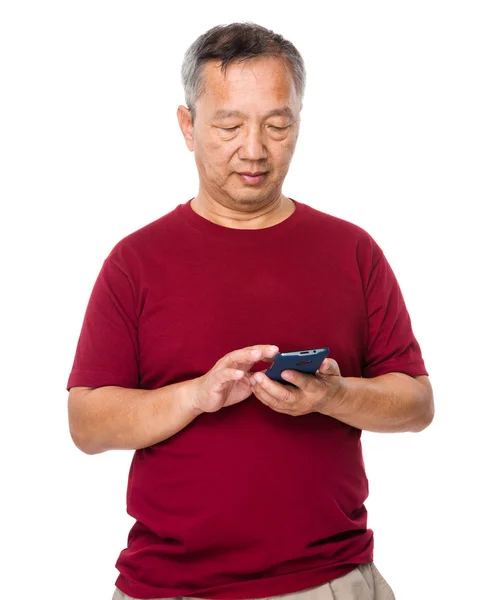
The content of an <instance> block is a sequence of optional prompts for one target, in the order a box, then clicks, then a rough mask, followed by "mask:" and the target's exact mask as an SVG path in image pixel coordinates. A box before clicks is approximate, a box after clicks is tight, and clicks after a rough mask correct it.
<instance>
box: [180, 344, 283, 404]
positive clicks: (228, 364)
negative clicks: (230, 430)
mask: <svg viewBox="0 0 500 600" xmlns="http://www.w3.org/2000/svg"><path fill="white" fill-rule="evenodd" d="M278 352H279V348H278V347H277V346H268V345H259V346H249V347H247V348H242V349H241V350H234V351H233V352H230V353H229V354H226V355H225V356H223V357H222V358H221V359H220V360H218V361H217V362H216V363H215V365H214V366H213V367H212V368H211V369H210V371H208V373H205V375H203V376H202V377H198V378H197V379H194V380H193V385H194V386H195V387H194V393H193V394H192V401H193V409H194V411H195V412H196V413H197V414H201V413H204V412H216V411H218V410H220V409H221V408H223V407H226V406H231V405H232V404H237V403H238V402H242V401H243V400H246V398H248V397H249V396H250V395H251V393H252V388H251V385H250V375H251V373H250V369H251V368H252V367H253V366H254V365H255V364H256V363H258V362H260V361H264V362H272V361H273V358H274V357H275V356H276V354H278Z"/></svg>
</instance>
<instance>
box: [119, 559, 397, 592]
mask: <svg viewBox="0 0 500 600" xmlns="http://www.w3.org/2000/svg"><path fill="white" fill-rule="evenodd" d="M275 598H279V599H280V600H394V592H393V591H392V590H391V588H390V586H389V584H388V583H387V581H386V580H385V579H384V578H383V577H382V575H381V574H380V572H379V571H378V569H377V567H376V566H375V565H374V564H373V563H369V564H366V565H359V567H357V568H356V569H354V571H351V572H350V573H347V575H344V576H343V577H339V578H338V579H332V581H329V582H328V583H324V584H323V585H320V586H318V587H315V588H311V589H309V590H302V591H301V592H296V593H295V594H286V595H283V596H276V597H275ZM112 600H139V599H137V598H132V597H131V596H127V594H124V593H123V592H121V591H120V590H119V589H116V590H115V593H114V595H113V599H112ZM157 600H195V599H193V598H181V597H178V598H158V599H157ZM266 600H271V599H270V598H268V599H266Z"/></svg>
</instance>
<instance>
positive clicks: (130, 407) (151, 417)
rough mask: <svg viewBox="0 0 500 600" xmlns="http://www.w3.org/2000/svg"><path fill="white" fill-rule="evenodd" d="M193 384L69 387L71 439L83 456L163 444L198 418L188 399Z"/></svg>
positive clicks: (185, 382) (188, 382)
mask: <svg viewBox="0 0 500 600" xmlns="http://www.w3.org/2000/svg"><path fill="white" fill-rule="evenodd" d="M193 381H194V380H192V381H184V382H182V383H175V384H173V385H169V386H166V387H162V388H159V389H157V390H138V389H128V388H123V387H117V386H104V387H100V388H95V389H93V388H87V387H73V388H71V390H70V393H69V399H68V418H69V429H70V433H71V437H72V439H73V441H74V443H75V445H76V446H77V447H78V448H79V449H80V450H82V451H83V452H85V453H86V454H98V453H100V452H105V451H106V450H113V449H116V450H136V449H139V448H146V447H147V446H151V445H153V444H156V443H158V442H161V441H162V440H165V439H167V438H169V437H171V436H173V435H174V434H176V433H177V432H178V431H180V430H181V429H184V427H186V426H187V425H189V423H191V421H192V420H193V419H194V418H195V417H196V416H197V414H198V413H196V412H195V410H194V408H193V403H192V400H191V390H192V386H193V383H192V382H193Z"/></svg>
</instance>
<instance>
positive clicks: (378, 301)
mask: <svg viewBox="0 0 500 600" xmlns="http://www.w3.org/2000/svg"><path fill="white" fill-rule="evenodd" d="M372 265H373V266H372V268H371V270H370V272H369V276H368V281H367V282H366V285H365V298H366V309H367V314H368V327H367V339H366V345H365V357H364V358H365V360H364V365H363V377H376V376H378V375H384V374H385V373H391V372H399V373H405V374H407V375H410V376H412V377H416V376H417V375H428V373H427V370H426V368H425V364H424V361H423V358H422V353H421V350H420V346H419V344H418V342H417V340H416V338H415V336H414V334H413V330H412V326H411V320H410V316H409V314H408V311H407V309H406V305H405V302H404V299H403V295H402V293H401V289H400V287H399V284H398V282H397V280H396V276H395V275H394V272H393V270H392V269H391V267H390V265H389V263H388V261H387V259H386V257H385V256H384V254H383V252H382V251H381V250H380V248H378V246H377V245H376V244H375V251H374V252H373V254H372Z"/></svg>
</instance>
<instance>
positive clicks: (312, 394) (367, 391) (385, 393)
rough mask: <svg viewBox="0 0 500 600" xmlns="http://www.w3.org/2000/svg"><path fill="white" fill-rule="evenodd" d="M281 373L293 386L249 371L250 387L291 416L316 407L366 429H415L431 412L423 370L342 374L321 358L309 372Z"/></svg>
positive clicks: (425, 423) (421, 426)
mask: <svg viewBox="0 0 500 600" xmlns="http://www.w3.org/2000/svg"><path fill="white" fill-rule="evenodd" d="M281 377H282V378H283V379H285V380H286V381H288V382H290V383H292V384H293V385H294V386H295V388H292V387H290V386H288V385H282V384H281V383H278V382H276V381H273V380H272V379H269V378H268V377H267V376H266V375H265V374H264V373H263V372H262V373H255V374H254V375H252V376H251V378H250V382H251V385H252V391H253V393H254V394H255V396H256V398H258V399H259V400H260V401H261V402H262V403H264V404H266V405H267V406H269V407H270V408H272V409H273V410H275V411H277V412H282V413H285V414H289V415H292V416H301V415H306V414H308V413H312V412H319V413H321V414H323V415H326V416H329V417H333V418H335V419H338V420H339V421H342V422H343V423H347V424H348V425H352V426H353V427H357V428H358V429H366V430H368V431H380V432H390V431H421V430H422V429H424V428H425V427H427V426H428V425H429V424H430V423H431V421H432V418H433V416H434V401H433V395H432V387H431V384H430V382H429V379H428V377H427V376H418V377H410V376H409V375H405V374H403V373H387V374H386V375H381V376H379V377H374V378H372V379H363V378H360V377H342V376H341V374H340V370H339V366H338V364H337V362H336V361H334V360H333V359H331V358H326V359H325V360H324V361H323V362H322V364H321V366H320V368H319V369H318V370H317V371H316V373H315V374H314V375H308V374H305V373H300V372H299V371H293V370H286V371H283V372H282V373H281Z"/></svg>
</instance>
